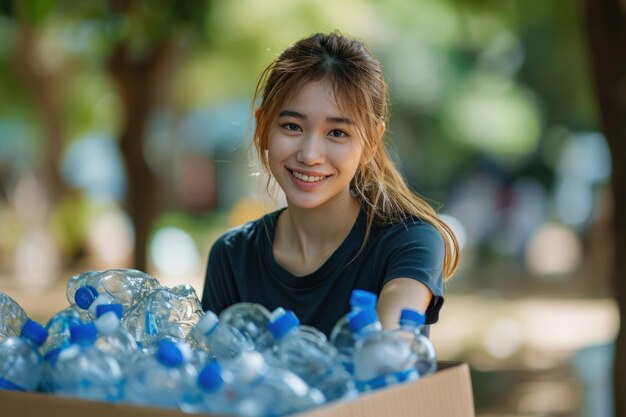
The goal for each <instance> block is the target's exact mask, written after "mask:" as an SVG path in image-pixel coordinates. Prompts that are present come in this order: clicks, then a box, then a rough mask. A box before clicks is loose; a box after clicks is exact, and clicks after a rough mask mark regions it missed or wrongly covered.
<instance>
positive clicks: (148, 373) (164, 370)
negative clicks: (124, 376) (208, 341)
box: [126, 340, 198, 408]
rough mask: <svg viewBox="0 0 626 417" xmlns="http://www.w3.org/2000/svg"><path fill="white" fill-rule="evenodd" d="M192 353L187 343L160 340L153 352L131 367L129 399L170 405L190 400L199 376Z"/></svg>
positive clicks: (147, 403) (130, 400) (127, 387)
mask: <svg viewBox="0 0 626 417" xmlns="http://www.w3.org/2000/svg"><path fill="white" fill-rule="evenodd" d="M190 355H191V350H190V349H189V347H188V346H187V345H186V344H184V343H175V342H172V341H170V340H161V341H160V342H159V344H158V348H157V350H156V353H155V354H154V355H147V356H143V357H142V358H141V360H139V361H138V362H137V363H136V364H135V365H134V366H133V367H132V369H131V370H130V372H129V374H128V382H127V384H126V400H127V401H128V402H131V403H136V404H145V405H151V406H157V407H167V408H180V407H182V405H183V404H186V403H188V402H189V400H188V399H187V397H188V396H189V395H192V393H193V392H194V386H195V382H196V378H197V376H198V373H197V371H196V369H195V368H194V367H193V366H192V365H191V364H190V363H189V357H190Z"/></svg>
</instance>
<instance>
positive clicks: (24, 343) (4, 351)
mask: <svg viewBox="0 0 626 417" xmlns="http://www.w3.org/2000/svg"><path fill="white" fill-rule="evenodd" d="M47 336H48V332H47V331H46V329H45V328H44V327H43V326H42V325H40V324H39V323H37V322H35V321H33V320H30V319H27V320H26V322H25V323H24V325H23V326H22V330H21V332H20V335H19V336H10V337H8V338H6V339H4V340H3V341H2V342H0V389H5V390H13V391H35V390H36V389H37V387H38V386H39V383H40V381H41V376H42V362H43V359H42V357H41V354H40V353H39V347H40V346H41V345H42V344H43V343H44V342H45V340H46V337H47Z"/></svg>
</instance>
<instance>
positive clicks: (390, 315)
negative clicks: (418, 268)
mask: <svg viewBox="0 0 626 417" xmlns="http://www.w3.org/2000/svg"><path fill="white" fill-rule="evenodd" d="M432 296H433V295H432V293H431V292H430V290H429V289H428V287H426V285H424V284H422V283H421V282H419V281H417V280H415V279H411V278H394V279H392V280H391V281H389V282H387V283H386V284H385V286H384V287H383V289H382V291H381V292H380V295H379V297H378V304H377V305H376V311H377V312H378V317H379V318H380V322H381V323H382V325H383V328H384V329H394V328H396V327H398V320H399V319H400V311H401V310H402V309H403V308H410V309H413V310H417V311H419V312H420V313H424V312H425V311H426V309H427V308H428V304H429V303H430V300H431V298H432Z"/></svg>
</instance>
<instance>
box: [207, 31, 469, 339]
mask: <svg viewBox="0 0 626 417" xmlns="http://www.w3.org/2000/svg"><path fill="white" fill-rule="evenodd" d="M258 96H261V97H262V100H261V105H260V106H259V108H258V109H257V110H256V112H255V117H256V130H255V132H254V143H255V146H256V149H257V152H258V155H259V157H260V160H261V164H262V166H263V167H264V168H265V169H266V170H267V171H268V172H269V173H270V174H271V180H272V179H273V180H274V181H275V182H276V183H277V184H278V185H279V186H280V188H281V189H282V190H283V191H284V193H285V196H286V200H287V207H285V208H282V209H280V210H277V211H275V212H273V213H270V214H267V215H265V216H263V217H261V218H260V219H258V220H255V221H252V222H249V223H246V224H244V225H242V226H240V227H238V228H235V229H232V230H230V231H228V232H227V233H226V234H225V235H223V236H222V237H221V238H220V239H218V241H217V242H216V243H215V244H214V246H213V248H212V249H211V253H210V256H209V262H208V267H207V274H206V279H205V286H204V293H203V297H202V303H203V308H204V309H210V310H212V311H214V312H215V313H218V314H219V313H220V312H221V311H222V310H224V309H225V308H226V307H228V306H230V305H232V304H235V303H238V302H242V301H248V302H256V303H259V304H262V305H264V306H265V307H267V308H268V309H271V310H273V309H275V308H276V307H283V308H285V309H289V310H292V311H294V312H295V313H296V314H297V316H298V317H299V318H300V321H301V322H302V323H304V324H309V325H312V326H315V327H317V328H318V329H320V330H322V331H323V332H325V333H326V334H328V333H329V332H330V330H331V329H332V326H333V325H334V324H335V322H336V321H337V320H338V319H339V318H340V317H341V316H342V315H343V314H345V313H346V312H347V310H348V308H349V303H348V300H349V298H350V294H351V292H352V290H353V289H356V288H359V289H363V290H368V291H371V292H374V293H376V294H378V295H379V301H378V305H377V310H378V313H379V315H380V319H381V322H382V323H383V326H385V327H388V328H391V327H396V326H397V323H398V318H399V315H400V311H401V310H402V309H403V308H411V309H416V310H419V311H422V312H425V313H426V322H427V323H428V324H430V323H434V322H436V321H437V319H438V314H439V310H440V308H441V305H442V303H443V282H444V280H446V279H448V278H449V277H450V276H451V275H452V274H453V273H454V271H455V269H456V265H457V263H458V244H457V241H456V238H455V236H454V234H453V232H452V231H451V229H450V228H449V227H448V226H447V225H446V224H445V222H443V221H442V220H441V219H440V218H439V217H438V216H437V214H436V213H435V211H434V210H433V209H432V208H431V207H430V206H429V205H428V204H427V203H426V202H424V201H423V200H422V199H420V198H419V197H418V196H417V195H415V194H413V193H412V192H411V191H410V190H409V188H408V187H407V185H406V183H405V182H404V179H403V178H402V176H401V175H400V173H399V172H398V171H397V169H396V168H395V167H394V165H393V164H392V162H391V161H390V159H389V156H388V154H387V152H386V150H385V146H384V141H383V136H384V132H385V121H386V118H387V85H386V84H385V81H384V77H383V74H382V70H381V67H380V63H379V62H378V61H377V60H376V59H375V58H373V57H372V55H371V54H370V53H369V51H368V50H367V48H366V47H365V45H363V44H362V43H361V42H359V41H357V40H355V39H351V38H348V37H345V36H343V35H340V34H338V33H331V34H315V35H313V36H311V37H309V38H306V39H302V40H300V41H298V42H296V43H295V44H294V45H293V46H291V47H289V48H288V49H287V50H285V51H284V52H283V53H282V54H281V55H280V56H279V57H278V58H277V59H276V60H275V61H274V62H273V63H272V64H270V66H269V67H268V68H267V69H266V70H265V71H264V72H263V74H262V75H261V79H260V82H259V85H258V88H257V93H256V95H255V99H256V97H258ZM268 185H269V184H268Z"/></svg>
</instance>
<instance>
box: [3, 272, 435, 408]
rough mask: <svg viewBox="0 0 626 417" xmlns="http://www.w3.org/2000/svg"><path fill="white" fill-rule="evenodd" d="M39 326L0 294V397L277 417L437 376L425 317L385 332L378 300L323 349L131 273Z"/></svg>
mask: <svg viewBox="0 0 626 417" xmlns="http://www.w3.org/2000/svg"><path fill="white" fill-rule="evenodd" d="M67 299H68V301H69V306H68V307H67V308H65V309H63V310H61V311H59V312H58V313H56V314H55V315H54V316H53V317H52V318H51V319H50V320H49V321H48V323H47V324H46V325H45V326H42V325H41V324H39V323H37V322H35V321H33V320H31V319H29V318H28V316H27V314H26V313H25V312H24V310H23V309H22V308H21V307H20V306H19V305H18V304H17V303H16V302H15V301H14V300H13V299H11V298H10V297H9V296H7V295H6V294H3V293H1V292H0V389H8V390H18V391H42V392H47V393H50V394H55V395H63V396H70V397H78V398H84V399H91V400H98V401H107V402H125V403H134V404H145V405H150V406H159V407H168V408H177V409H180V410H183V411H186V412H196V413H209V414H211V413H215V414H225V415H236V416H255V417H256V416H284V415H288V414H292V413H296V412H300V411H304V410H307V409H310V408H312V407H316V406H319V405H321V404H324V403H328V402H331V401H345V400H350V399H353V398H356V397H358V396H359V395H362V394H363V393H364V392H367V391H371V390H376V389H379V388H383V387H387V386H390V385H394V384H399V383H402V382H405V381H410V380H414V379H417V378H420V377H423V376H425V375H428V374H430V373H432V372H434V371H435V367H436V358H435V350H434V348H433V345H432V344H431V342H430V341H429V340H428V338H427V337H426V336H424V335H423V334H422V333H421V329H422V326H423V325H424V315H422V314H420V313H419V312H417V311H413V310H403V311H402V314H401V318H400V323H399V325H400V326H399V328H397V329H394V330H383V329H382V326H381V323H380V321H379V320H378V316H377V314H376V310H375V306H376V301H377V298H376V295H375V294H372V293H369V292H367V291H362V290H354V291H353V293H352V298H351V300H350V311H349V313H347V314H346V315H345V316H344V317H342V318H341V319H340V320H339V321H338V322H337V323H336V325H335V327H334V328H333V331H332V333H331V336H330V339H328V338H327V337H326V336H325V335H324V334H323V333H322V332H320V331H318V330H317V329H315V328H313V327H310V326H306V325H301V324H300V322H299V320H298V318H297V317H296V315H295V314H294V313H293V312H291V311H288V310H284V309H282V308H277V309H276V310H274V311H273V312H270V311H268V310H267V309H266V308H264V307H263V306H261V305H258V304H254V303H239V304H235V305H232V306H230V307H229V308H227V309H226V310H224V311H223V312H222V313H221V314H220V315H219V316H217V315H216V314H214V313H213V312H211V311H206V312H203V311H202V308H201V305H200V300H199V299H198V297H197V295H196V292H195V291H194V289H193V288H192V287H190V286H189V285H180V286H176V287H171V288H168V287H165V286H162V285H161V284H160V283H159V282H158V280H157V279H156V278H154V277H152V276H150V275H148V274H146V273H143V272H141V271H137V270H130V269H113V270H106V271H88V272H84V273H81V274H78V275H75V276H73V277H72V278H70V279H69V281H68V283H67Z"/></svg>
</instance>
